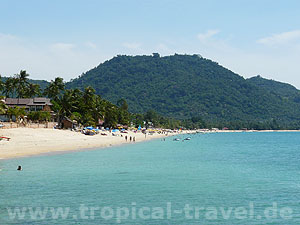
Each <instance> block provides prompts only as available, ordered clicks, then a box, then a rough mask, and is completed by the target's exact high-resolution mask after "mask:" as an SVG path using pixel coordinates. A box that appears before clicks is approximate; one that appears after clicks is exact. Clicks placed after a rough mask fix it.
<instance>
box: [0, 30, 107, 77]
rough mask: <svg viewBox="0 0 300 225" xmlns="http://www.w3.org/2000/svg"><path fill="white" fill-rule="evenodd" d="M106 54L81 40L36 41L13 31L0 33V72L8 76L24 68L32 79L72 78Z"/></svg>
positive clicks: (103, 57)
mask: <svg viewBox="0 0 300 225" xmlns="http://www.w3.org/2000/svg"><path fill="white" fill-rule="evenodd" d="M82 43H85V42H82ZM107 58H108V57H107V56H106V57H105V56H104V55H103V53H99V52H98V51H92V52H91V51H90V50H89V49H87V48H86V47H85V46H84V44H82V45H75V44H73V43H64V42H56V43H46V42H45V43H36V42H34V41H32V40H26V39H23V38H21V37H16V36H13V35H7V34H0V74H1V75H2V76H11V75H13V74H16V73H18V72H19V71H20V70H26V71H27V72H28V73H29V74H30V77H31V78H33V79H46V80H51V79H54V78H55V77H56V76H61V77H64V79H65V80H69V79H71V78H75V77H76V76H78V75H80V74H81V73H83V72H86V71H87V70H89V69H91V68H93V67H95V66H96V65H98V64H99V63H100V62H102V61H104V60H105V59H107Z"/></svg>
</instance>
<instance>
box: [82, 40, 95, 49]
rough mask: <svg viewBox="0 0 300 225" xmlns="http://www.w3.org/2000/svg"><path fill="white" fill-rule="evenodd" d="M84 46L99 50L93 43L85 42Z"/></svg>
mask: <svg viewBox="0 0 300 225" xmlns="http://www.w3.org/2000/svg"><path fill="white" fill-rule="evenodd" d="M84 45H85V46H87V47H89V48H92V49H95V48H97V45H96V44H95V43H93V42H91V41H88V42H85V43H84Z"/></svg>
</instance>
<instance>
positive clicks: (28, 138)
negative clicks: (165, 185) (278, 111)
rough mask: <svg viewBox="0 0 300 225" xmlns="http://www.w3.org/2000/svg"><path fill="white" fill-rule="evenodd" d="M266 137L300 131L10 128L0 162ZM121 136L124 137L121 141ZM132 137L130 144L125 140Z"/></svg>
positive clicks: (1, 147) (1, 143) (1, 133)
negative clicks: (187, 140) (228, 136)
mask: <svg viewBox="0 0 300 225" xmlns="http://www.w3.org/2000/svg"><path fill="white" fill-rule="evenodd" d="M254 132H256V133H266V132H300V130H214V131H207V130H184V131H181V132H176V133H170V132H169V133H168V135H166V134H158V133H154V134H153V135H149V134H147V135H146V138H145V135H144V134H143V133H141V132H138V133H134V132H132V131H128V133H127V134H126V133H119V132H118V133H117V136H113V135H112V133H110V132H108V131H105V132H101V133H106V134H107V135H106V136H103V135H101V134H97V135H94V136H89V135H84V134H82V133H80V132H74V131H70V130H56V129H45V128H10V129H0V137H2V136H5V137H9V138H10V141H6V140H2V141H0V160H6V159H14V158H23V157H31V156H38V155H52V154H65V153H68V152H74V151H92V150H96V149H99V148H103V149H104V148H108V147H115V146H120V145H123V144H135V143H140V142H145V141H150V140H153V139H158V138H167V137H171V136H175V135H181V134H195V133H200V134H212V133H254ZM121 135H122V136H123V137H121ZM126 135H127V136H128V141H126V140H125V136H126ZM130 136H131V137H135V139H136V141H135V142H133V141H131V142H130V141H129V137H130Z"/></svg>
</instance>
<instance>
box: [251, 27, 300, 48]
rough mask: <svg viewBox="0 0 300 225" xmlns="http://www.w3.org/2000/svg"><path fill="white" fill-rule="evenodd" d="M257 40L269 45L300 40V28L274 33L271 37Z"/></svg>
mask: <svg viewBox="0 0 300 225" xmlns="http://www.w3.org/2000/svg"><path fill="white" fill-rule="evenodd" d="M257 42H258V43H260V44H264V45H269V46H273V45H282V44H290V43H294V42H300V30H293V31H288V32H283V33H279V34H273V35H271V36H269V37H265V38H261V39H259V40H258V41H257Z"/></svg>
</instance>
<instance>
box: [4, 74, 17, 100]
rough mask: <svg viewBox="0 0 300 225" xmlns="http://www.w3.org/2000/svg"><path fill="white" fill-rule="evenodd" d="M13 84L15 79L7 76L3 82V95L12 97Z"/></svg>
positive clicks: (13, 91)
mask: <svg viewBox="0 0 300 225" xmlns="http://www.w3.org/2000/svg"><path fill="white" fill-rule="evenodd" d="M15 85H16V79H15V78H14V77H9V78H8V79H7V80H6V81H5V83H4V92H3V93H4V94H5V97H7V98H9V97H10V96H11V97H13V96H14V93H15Z"/></svg>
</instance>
